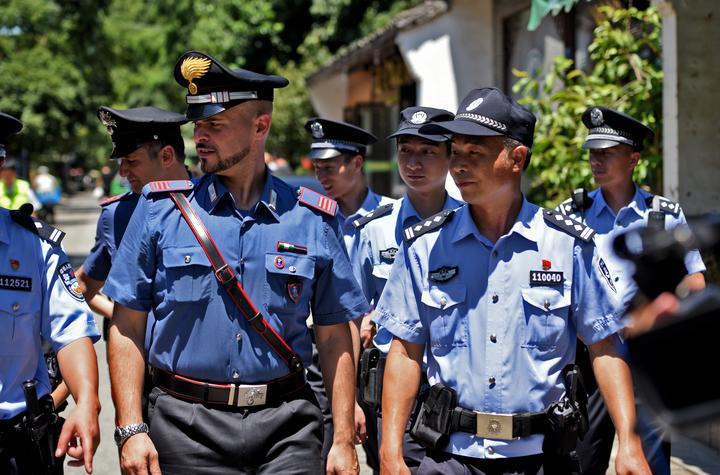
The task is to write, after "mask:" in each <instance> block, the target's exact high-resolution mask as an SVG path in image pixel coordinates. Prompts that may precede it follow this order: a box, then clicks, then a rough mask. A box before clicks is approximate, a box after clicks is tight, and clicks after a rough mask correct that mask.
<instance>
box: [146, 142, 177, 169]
mask: <svg viewBox="0 0 720 475" xmlns="http://www.w3.org/2000/svg"><path fill="white" fill-rule="evenodd" d="M167 145H169V146H171V147H172V148H173V150H174V151H175V158H176V159H177V160H178V161H179V162H180V163H183V162H184V161H185V143H184V142H183V140H182V137H177V138H174V139H165V140H154V141H152V142H148V153H149V155H150V158H151V159H153V160H154V159H155V157H156V156H157V155H158V154H159V153H160V150H162V148H163V147H165V146H167Z"/></svg>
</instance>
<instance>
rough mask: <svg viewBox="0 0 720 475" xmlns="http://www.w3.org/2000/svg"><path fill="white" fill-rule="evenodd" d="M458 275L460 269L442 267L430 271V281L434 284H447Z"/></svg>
mask: <svg viewBox="0 0 720 475" xmlns="http://www.w3.org/2000/svg"><path fill="white" fill-rule="evenodd" d="M457 274H458V268H457V266H455V267H448V266H442V267H441V268H439V269H435V270H431V271H430V280H432V281H433V282H447V281H448V280H450V279H452V278H453V277H455V276H456V275H457Z"/></svg>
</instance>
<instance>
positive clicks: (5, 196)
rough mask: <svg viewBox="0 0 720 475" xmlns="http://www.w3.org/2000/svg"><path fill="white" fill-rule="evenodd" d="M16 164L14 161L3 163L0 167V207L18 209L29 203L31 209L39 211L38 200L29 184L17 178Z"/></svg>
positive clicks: (9, 160)
mask: <svg viewBox="0 0 720 475" xmlns="http://www.w3.org/2000/svg"><path fill="white" fill-rule="evenodd" d="M17 168H18V163H17V161H16V160H14V159H12V158H11V159H8V160H6V161H5V163H4V164H3V166H2V167H0V206H1V207H3V208H7V209H19V208H20V206H22V205H24V204H26V203H30V204H31V205H32V206H33V209H35V210H38V209H40V206H41V205H40V200H38V199H37V196H35V192H34V191H33V189H32V187H31V186H30V182H28V181H27V180H22V179H20V178H18V177H17Z"/></svg>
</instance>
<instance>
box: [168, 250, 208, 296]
mask: <svg viewBox="0 0 720 475" xmlns="http://www.w3.org/2000/svg"><path fill="white" fill-rule="evenodd" d="M163 262H164V263H165V268H166V272H167V277H166V278H167V285H168V288H169V289H170V291H169V294H168V298H169V299H170V300H173V301H175V302H197V301H199V300H203V299H208V298H209V297H210V292H211V289H212V288H213V285H214V283H213V282H214V281H215V280H216V279H215V275H214V273H213V269H212V266H211V265H210V261H208V258H207V256H206V255H205V251H203V250H202V248H200V247H199V246H198V247H195V246H190V247H171V248H167V249H164V250H163Z"/></svg>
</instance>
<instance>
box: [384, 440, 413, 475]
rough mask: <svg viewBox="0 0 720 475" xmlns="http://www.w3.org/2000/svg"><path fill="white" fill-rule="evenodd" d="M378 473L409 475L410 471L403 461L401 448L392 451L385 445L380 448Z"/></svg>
mask: <svg viewBox="0 0 720 475" xmlns="http://www.w3.org/2000/svg"><path fill="white" fill-rule="evenodd" d="M380 473H382V474H383V475H410V469H409V468H408V467H407V465H406V464H405V460H404V459H403V454H402V448H401V449H400V450H392V449H390V448H388V446H387V445H384V446H383V447H381V448H380Z"/></svg>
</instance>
